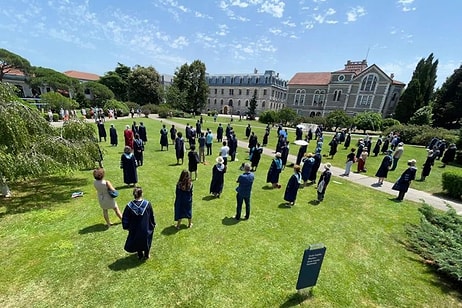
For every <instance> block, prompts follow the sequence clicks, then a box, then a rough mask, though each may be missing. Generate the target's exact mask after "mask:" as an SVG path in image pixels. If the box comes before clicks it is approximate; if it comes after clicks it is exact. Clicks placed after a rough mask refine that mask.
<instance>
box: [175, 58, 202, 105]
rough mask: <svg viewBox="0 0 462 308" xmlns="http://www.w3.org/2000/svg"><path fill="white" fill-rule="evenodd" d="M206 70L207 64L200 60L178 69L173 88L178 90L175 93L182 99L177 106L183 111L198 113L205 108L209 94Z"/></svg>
mask: <svg viewBox="0 0 462 308" xmlns="http://www.w3.org/2000/svg"><path fill="white" fill-rule="evenodd" d="M205 69H206V68H205V64H204V63H202V62H201V61H199V60H195V61H193V62H192V63H191V65H188V64H187V63H185V64H183V65H182V66H181V67H180V68H177V69H176V71H175V74H174V77H173V81H172V85H171V87H176V88H177V89H178V91H177V92H174V93H177V94H178V96H177V97H178V98H179V99H181V101H179V102H178V104H177V105H179V106H180V107H181V108H182V109H181V110H182V111H187V112H191V111H193V112H198V111H200V110H201V109H203V108H204V107H205V105H206V102H207V95H208V92H209V87H208V85H207V81H206V79H205ZM183 98H185V100H184V101H183V100H182V99H183Z"/></svg>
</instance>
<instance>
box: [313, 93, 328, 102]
mask: <svg viewBox="0 0 462 308" xmlns="http://www.w3.org/2000/svg"><path fill="white" fill-rule="evenodd" d="M325 96H326V91H324V90H316V91H314V96H313V104H319V105H322V104H323V103H324V99H325Z"/></svg>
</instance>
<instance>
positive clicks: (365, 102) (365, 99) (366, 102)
mask: <svg viewBox="0 0 462 308" xmlns="http://www.w3.org/2000/svg"><path fill="white" fill-rule="evenodd" d="M373 99H374V95H358V100H357V101H356V105H358V106H370V105H371V104H372V100H373Z"/></svg>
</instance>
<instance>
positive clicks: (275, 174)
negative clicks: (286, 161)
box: [266, 152, 282, 188]
mask: <svg viewBox="0 0 462 308" xmlns="http://www.w3.org/2000/svg"><path fill="white" fill-rule="evenodd" d="M281 171H282V159H281V153H279V152H276V155H275V157H274V159H273V161H272V162H271V166H270V168H269V170H268V174H267V175H266V183H271V186H272V187H273V188H281V185H280V184H279V175H280V174H281Z"/></svg>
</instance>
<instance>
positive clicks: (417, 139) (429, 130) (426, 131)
mask: <svg viewBox="0 0 462 308" xmlns="http://www.w3.org/2000/svg"><path fill="white" fill-rule="evenodd" d="M390 132H398V133H399V135H400V138H401V141H403V142H404V143H407V144H417V145H423V146H426V145H428V143H429V142H430V140H431V139H432V138H433V137H438V138H440V139H443V138H444V139H446V141H447V142H449V143H452V142H455V141H456V140H457V135H455V134H454V132H452V131H449V130H447V129H443V128H434V127H431V126H427V125H424V126H419V125H403V124H399V125H394V126H391V127H389V128H387V129H386V130H384V131H383V134H384V135H385V136H387V135H388V134H389V133H390Z"/></svg>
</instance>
